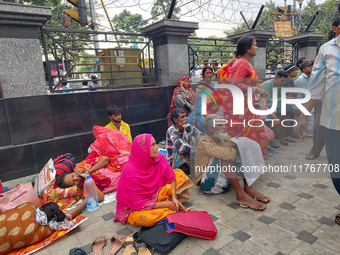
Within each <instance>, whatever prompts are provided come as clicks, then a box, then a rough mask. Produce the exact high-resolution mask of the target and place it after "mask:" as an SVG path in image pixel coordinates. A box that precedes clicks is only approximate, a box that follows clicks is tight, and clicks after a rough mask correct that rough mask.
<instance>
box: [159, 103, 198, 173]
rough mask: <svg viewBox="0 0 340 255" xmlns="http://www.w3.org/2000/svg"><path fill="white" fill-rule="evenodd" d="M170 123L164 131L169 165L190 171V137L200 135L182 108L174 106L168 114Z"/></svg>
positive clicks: (191, 141) (186, 171)
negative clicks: (189, 122)
mask: <svg viewBox="0 0 340 255" xmlns="http://www.w3.org/2000/svg"><path fill="white" fill-rule="evenodd" d="M170 119H171V121H172V123H173V124H172V125H171V126H170V127H169V128H168V130H167V131H166V143H165V144H166V159H167V160H168V162H169V164H170V166H171V167H172V168H173V169H175V168H179V169H182V170H183V171H184V172H185V173H186V174H187V175H188V174H189V173H190V152H191V146H192V143H193V140H192V137H193V136H194V137H197V136H198V135H202V133H201V131H199V130H198V129H197V128H196V127H194V126H192V125H190V124H188V119H187V115H186V113H185V111H184V109H181V108H175V109H174V110H172V112H171V114H170Z"/></svg>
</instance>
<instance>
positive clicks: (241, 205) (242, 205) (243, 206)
mask: <svg viewBox="0 0 340 255" xmlns="http://www.w3.org/2000/svg"><path fill="white" fill-rule="evenodd" d="M248 196H250V197H251V198H252V199H254V200H255V201H256V200H257V199H256V197H253V196H252V195H249V194H248ZM239 205H240V207H242V208H249V206H248V205H245V204H239Z"/></svg>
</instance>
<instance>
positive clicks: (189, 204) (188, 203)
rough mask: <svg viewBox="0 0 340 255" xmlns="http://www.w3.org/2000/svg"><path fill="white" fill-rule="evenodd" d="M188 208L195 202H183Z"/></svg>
mask: <svg viewBox="0 0 340 255" xmlns="http://www.w3.org/2000/svg"><path fill="white" fill-rule="evenodd" d="M182 204H183V205H184V206H185V207H186V208H189V207H191V206H193V203H191V202H188V201H187V202H184V203H182Z"/></svg>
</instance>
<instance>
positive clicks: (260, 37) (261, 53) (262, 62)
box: [228, 30, 275, 79]
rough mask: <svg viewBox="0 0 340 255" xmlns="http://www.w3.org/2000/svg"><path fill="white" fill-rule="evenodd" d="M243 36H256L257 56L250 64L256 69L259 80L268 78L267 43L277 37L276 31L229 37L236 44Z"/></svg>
mask: <svg viewBox="0 0 340 255" xmlns="http://www.w3.org/2000/svg"><path fill="white" fill-rule="evenodd" d="M243 36H254V37H255V39H256V44H257V47H258V49H257V51H256V56H255V57H253V58H251V59H250V63H251V64H252V65H253V67H254V68H255V70H256V72H257V75H258V77H259V79H264V78H265V77H266V64H267V54H266V53H267V51H266V43H267V41H268V40H269V39H270V38H272V37H273V36H275V31H264V30H249V31H246V32H242V33H239V34H235V35H231V36H228V39H231V40H232V41H233V42H234V43H236V42H237V41H238V39H240V38H241V37H243Z"/></svg>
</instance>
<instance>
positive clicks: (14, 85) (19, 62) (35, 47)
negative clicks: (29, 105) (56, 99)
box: [0, 2, 52, 98]
mask: <svg viewBox="0 0 340 255" xmlns="http://www.w3.org/2000/svg"><path fill="white" fill-rule="evenodd" d="M51 17H52V12H51V8H47V7H41V6H33V5H23V4H14V3H6V2H0V95H1V97H4V98H11V97H23V96H35V95H45V94H47V89H48V87H47V86H46V81H45V74H44V67H43V62H42V54H41V48H40V41H39V31H38V28H39V27H42V26H43V25H44V24H45V23H46V22H47V21H48V20H49V19H50V18H51Z"/></svg>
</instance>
